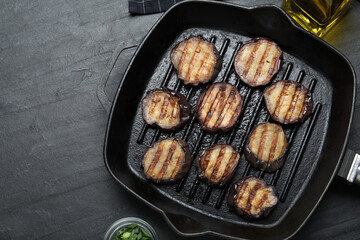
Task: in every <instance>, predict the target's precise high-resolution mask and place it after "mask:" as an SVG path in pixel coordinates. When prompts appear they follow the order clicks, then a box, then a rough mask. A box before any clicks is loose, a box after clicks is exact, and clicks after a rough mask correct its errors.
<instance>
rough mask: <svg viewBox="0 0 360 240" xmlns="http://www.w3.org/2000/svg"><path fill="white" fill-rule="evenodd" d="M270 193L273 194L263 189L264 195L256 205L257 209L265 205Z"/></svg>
mask: <svg viewBox="0 0 360 240" xmlns="http://www.w3.org/2000/svg"><path fill="white" fill-rule="evenodd" d="M269 194H271V193H270V192H269V191H263V192H262V196H261V199H260V201H259V202H258V204H257V205H256V209H259V208H260V209H261V206H263V205H264V203H266V202H267V200H268V199H269Z"/></svg>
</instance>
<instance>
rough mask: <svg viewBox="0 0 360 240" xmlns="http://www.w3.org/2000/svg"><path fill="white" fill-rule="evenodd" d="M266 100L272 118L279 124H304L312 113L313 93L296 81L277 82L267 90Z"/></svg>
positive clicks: (265, 93)
mask: <svg viewBox="0 0 360 240" xmlns="http://www.w3.org/2000/svg"><path fill="white" fill-rule="evenodd" d="M264 98H265V103H266V108H267V110H268V111H269V113H270V116H271V118H272V119H274V120H275V121H277V122H279V123H283V124H291V123H297V122H303V121H304V120H305V119H306V118H307V117H308V116H309V115H310V113H311V111H312V106H313V100H312V93H311V91H310V90H308V89H307V88H305V87H304V86H303V85H301V84H300V83H297V82H295V81H287V80H281V81H277V82H276V83H274V84H272V85H270V86H269V87H267V88H266V89H265V92H264Z"/></svg>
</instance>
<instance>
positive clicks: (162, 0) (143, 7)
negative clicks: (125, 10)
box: [129, 0, 183, 14]
mask: <svg viewBox="0 0 360 240" xmlns="http://www.w3.org/2000/svg"><path fill="white" fill-rule="evenodd" d="M181 1H183V0H129V12H130V13H137V14H149V13H158V12H164V11H166V10H168V9H169V8H170V7H171V6H172V5H174V4H176V3H178V2H181Z"/></svg>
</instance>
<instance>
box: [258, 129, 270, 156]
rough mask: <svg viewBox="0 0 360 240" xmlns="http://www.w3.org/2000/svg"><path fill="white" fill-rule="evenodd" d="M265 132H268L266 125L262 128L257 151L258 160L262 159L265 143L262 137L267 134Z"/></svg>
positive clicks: (264, 138)
mask: <svg viewBox="0 0 360 240" xmlns="http://www.w3.org/2000/svg"><path fill="white" fill-rule="evenodd" d="M267 130H268V124H265V126H264V128H263V129H262V133H261V141H260V143H259V148H258V151H257V158H258V159H262V155H263V153H264V147H265V142H266V137H264V135H265V134H266V133H267Z"/></svg>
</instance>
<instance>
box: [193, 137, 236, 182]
mask: <svg viewBox="0 0 360 240" xmlns="http://www.w3.org/2000/svg"><path fill="white" fill-rule="evenodd" d="M239 159H240V154H239V153H238V152H236V151H235V149H234V148H233V147H232V146H231V145H228V144H217V145H213V146H211V147H210V148H207V149H205V150H204V151H203V152H202V153H200V154H199V156H198V157H197V158H196V160H195V161H196V167H197V170H198V173H199V177H200V178H201V179H202V180H203V181H205V182H206V183H207V184H208V185H210V186H214V187H222V186H223V185H224V184H225V183H227V182H228V180H230V179H231V178H232V176H233V175H234V173H235V169H236V166H237V164H238V162H239Z"/></svg>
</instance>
